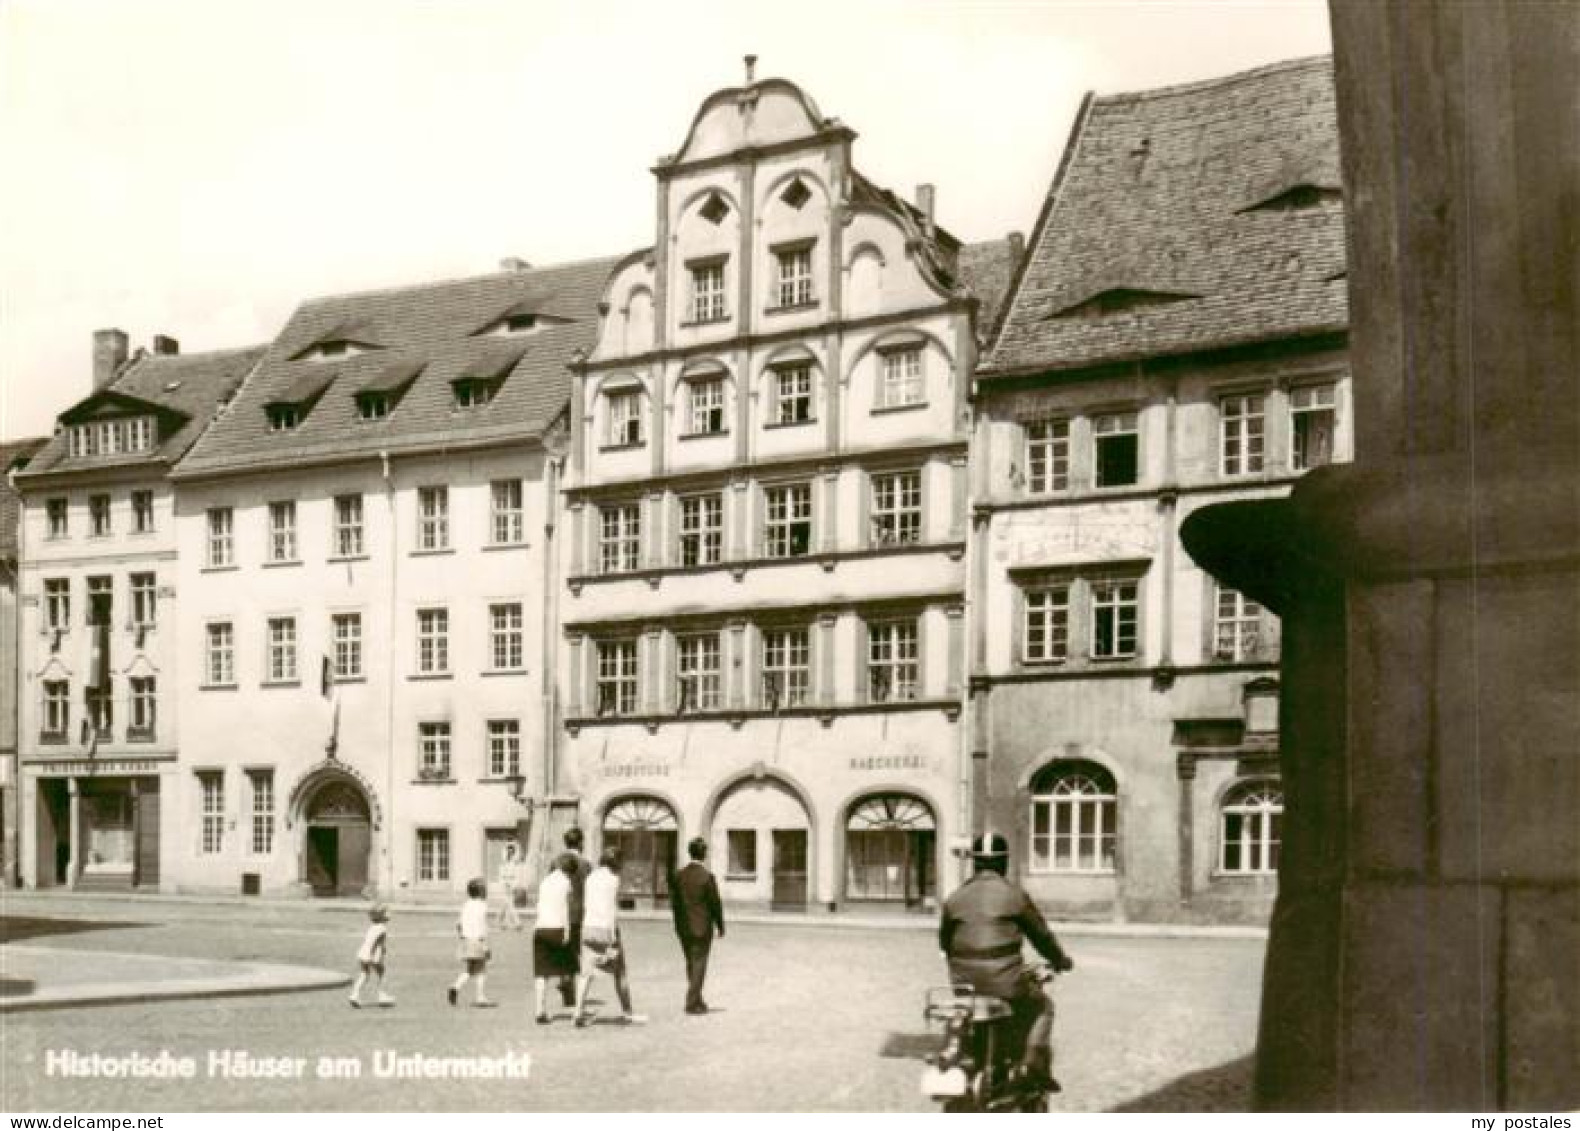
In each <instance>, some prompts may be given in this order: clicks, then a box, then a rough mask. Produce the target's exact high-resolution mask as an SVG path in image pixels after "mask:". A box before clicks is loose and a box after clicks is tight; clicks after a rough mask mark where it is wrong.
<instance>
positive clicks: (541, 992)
mask: <svg viewBox="0 0 1580 1131" xmlns="http://www.w3.org/2000/svg"><path fill="white" fill-rule="evenodd" d="M575 874H576V857H575V856H574V855H573V854H572V853H569V852H567V853H566V854H565V855H563V856H561V857H560V858H559V859H558V860H556V861H555V862H554V869H553V870H552V871H551V872H549V874H548V875H547V876H544V877H543V882H542V883H541V884H539V885H538V918H537V922H536V923H535V924H534V926H533V930H532V985H533V993H534V996H535V999H536V1001H537V1007H538V1024H539V1025H547V1024H548V1023H549V1014H548V1010H547V1008H546V1005H547V1000H548V988H549V981H550V979H552V980H554V981H556V982H557V981H559V980H560V979H561V978H567V977H575V975H576V973H577V971H578V969H579V963H578V955H577V953H576V948H575V947H573V946H572V945H571V877H572V876H574V875H575Z"/></svg>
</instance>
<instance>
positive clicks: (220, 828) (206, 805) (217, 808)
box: [197, 770, 225, 856]
mask: <svg viewBox="0 0 1580 1131" xmlns="http://www.w3.org/2000/svg"><path fill="white" fill-rule="evenodd" d="M197 779H198V795H199V798H200V805H199V810H198V812H199V816H200V819H201V824H200V826H199V841H198V851H200V852H201V853H202V854H203V855H205V856H217V855H218V854H219V853H221V852H223V851H224V850H225V775H224V774H222V773H220V772H219V771H217V770H205V771H201V772H199V774H198V776H197Z"/></svg>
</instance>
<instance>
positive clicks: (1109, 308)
mask: <svg viewBox="0 0 1580 1131" xmlns="http://www.w3.org/2000/svg"><path fill="white" fill-rule="evenodd" d="M1200 297H1201V296H1200V295H1194V294H1185V293H1182V292H1175V291H1152V290H1144V289H1141V288H1138V287H1109V288H1107V289H1106V290H1102V291H1098V292H1096V293H1092V294H1088V295H1087V296H1086V297H1085V298H1082V299H1078V300H1077V301H1075V302H1073V303H1071V304H1070V305H1068V306H1064V307H1060V308H1058V309H1056V310H1054V311H1053V313H1051V314H1049V315H1048V317H1049V318H1100V317H1102V316H1104V315H1108V314H1127V313H1130V312H1132V311H1139V310H1146V309H1148V308H1151V307H1159V306H1168V305H1170V304H1172V303H1176V302H1184V301H1186V300H1187V299H1193V298H1200Z"/></svg>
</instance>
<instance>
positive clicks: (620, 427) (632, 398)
mask: <svg viewBox="0 0 1580 1131" xmlns="http://www.w3.org/2000/svg"><path fill="white" fill-rule="evenodd" d="M608 410H609V430H608V432H606V433H605V435H604V443H605V444H607V445H608V446H609V447H611V448H631V447H635V446H636V445H638V444H640V443H641V442H642V394H641V393H640V392H638V391H637V390H635V389H621V390H618V391H616V392H612V393H610V394H609V395H608Z"/></svg>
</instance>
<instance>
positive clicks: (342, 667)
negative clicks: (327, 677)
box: [330, 613, 362, 679]
mask: <svg viewBox="0 0 1580 1131" xmlns="http://www.w3.org/2000/svg"><path fill="white" fill-rule="evenodd" d="M330 637H331V640H332V641H333V644H334V677H335V678H336V679H358V678H360V677H361V675H362V614H361V613H335V614H334V616H332V617H331V618H330Z"/></svg>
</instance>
